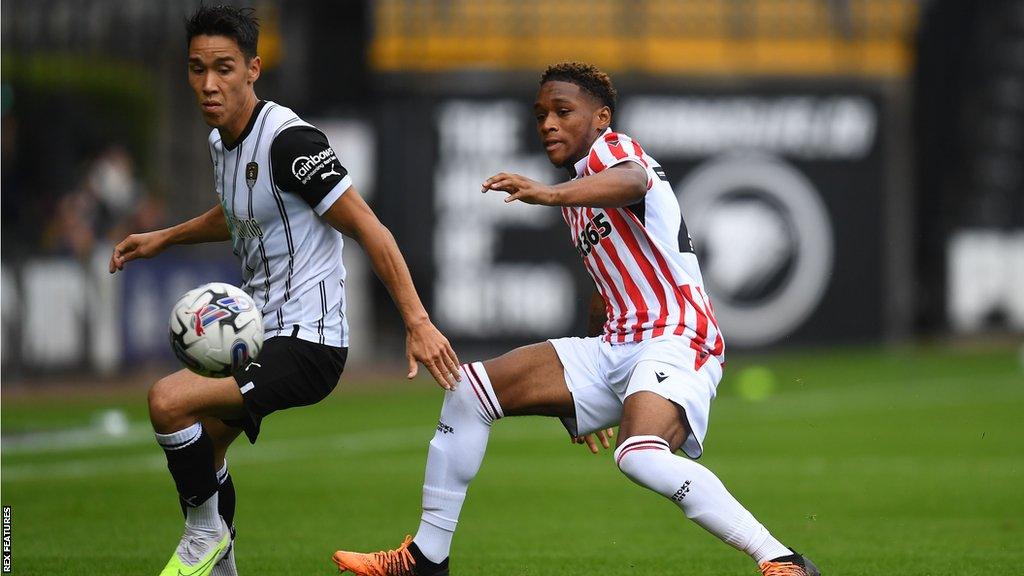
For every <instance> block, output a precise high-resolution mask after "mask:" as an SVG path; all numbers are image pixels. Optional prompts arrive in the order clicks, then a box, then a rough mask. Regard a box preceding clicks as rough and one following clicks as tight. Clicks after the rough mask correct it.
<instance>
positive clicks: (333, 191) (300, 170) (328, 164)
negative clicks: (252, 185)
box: [270, 126, 352, 216]
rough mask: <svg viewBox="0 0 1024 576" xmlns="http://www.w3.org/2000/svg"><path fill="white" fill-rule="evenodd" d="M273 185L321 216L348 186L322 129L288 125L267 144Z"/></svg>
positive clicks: (348, 180)
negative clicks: (298, 198)
mask: <svg viewBox="0 0 1024 576" xmlns="http://www.w3.org/2000/svg"><path fill="white" fill-rule="evenodd" d="M270 164H271V170H272V172H273V176H274V184H275V185H276V186H277V187H278V188H280V189H281V190H283V191H285V192H291V193H293V194H298V195H299V196H301V197H302V199H303V200H305V201H306V203H307V204H309V206H310V207H311V208H313V211H315V212H316V213H317V215H319V216H322V215H323V214H324V212H327V210H328V209H329V208H330V207H331V205H332V204H334V202H335V201H336V200H337V199H338V198H340V197H341V195H342V194H344V193H345V191H346V190H348V189H349V187H351V186H352V178H351V177H350V176H349V174H348V170H345V167H344V166H342V165H341V162H340V161H339V160H338V157H337V155H335V153H334V150H333V149H332V148H331V145H330V143H329V142H328V141H327V136H325V135H324V133H323V132H321V131H319V130H317V129H316V128H313V127H310V126H296V127H295V128H288V129H286V130H284V131H283V132H281V133H280V134H278V135H277V137H276V138H274V142H273V144H271V145H270Z"/></svg>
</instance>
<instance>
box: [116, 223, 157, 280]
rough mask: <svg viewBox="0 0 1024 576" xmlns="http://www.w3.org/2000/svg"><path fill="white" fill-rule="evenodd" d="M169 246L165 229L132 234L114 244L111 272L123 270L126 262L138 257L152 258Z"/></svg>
mask: <svg viewBox="0 0 1024 576" xmlns="http://www.w3.org/2000/svg"><path fill="white" fill-rule="evenodd" d="M166 247H167V242H166V235H165V234H164V231H163V230H155V231H153V232H145V233H143V234H132V235H131V236H129V237H127V238H125V239H124V240H121V242H119V243H118V244H117V246H114V253H113V254H112V255H111V256H110V273H111V274H113V273H114V272H116V271H118V270H123V269H124V265H125V263H126V262H130V261H131V260H135V259H136V258H152V257H153V256H156V255H157V254H159V253H161V252H163V251H164V248H166Z"/></svg>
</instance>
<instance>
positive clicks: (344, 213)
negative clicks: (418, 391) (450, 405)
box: [323, 186, 462, 390]
mask: <svg viewBox="0 0 1024 576" xmlns="http://www.w3.org/2000/svg"><path fill="white" fill-rule="evenodd" d="M323 217H324V219H325V220H327V222H328V223H329V224H330V225H331V226H333V227H334V228H335V229H336V230H338V231H340V232H342V233H343V234H345V235H346V236H350V237H352V238H354V239H355V240H356V241H357V242H359V243H360V244H361V245H362V246H363V249H364V250H366V254H367V255H368V256H369V257H370V264H371V265H372V266H373V271H374V272H376V274H377V277H378V278H380V280H381V282H383V283H384V286H385V287H387V289H388V292H389V293H390V294H391V299H392V300H394V302H395V306H397V307H398V311H399V313H401V315H402V320H403V321H405V330H406V340H405V354H406V359H407V360H408V361H409V374H408V377H409V378H414V377H415V376H416V372H417V371H418V368H417V364H416V363H417V362H420V363H422V364H423V365H424V366H425V367H426V368H427V370H429V371H430V374H431V375H432V376H433V377H434V380H437V383H438V384H440V385H441V387H442V388H444V389H446V390H454V389H455V383H456V382H458V381H459V380H461V379H462V377H461V375H460V373H459V358H458V356H456V355H455V351H454V350H453V349H452V346H451V344H450V343H449V342H448V339H447V338H445V336H444V334H441V332H440V331H439V330H438V329H437V328H436V327H434V324H433V323H431V321H430V317H429V316H428V315H427V311H426V309H425V308H424V307H423V303H422V302H420V297H419V295H418V294H417V293H416V287H415V286H414V285H413V283H412V276H410V274H409V267H408V266H407V265H406V263H405V258H403V257H402V253H401V251H400V250H399V249H398V244H397V243H396V242H395V237H394V236H392V235H391V231H390V230H388V229H387V227H386V226H384V225H383V224H381V223H380V220H378V219H377V215H376V214H374V213H373V210H371V209H370V207H369V206H367V205H366V202H365V201H364V200H363V198H362V196H360V195H359V192H358V191H356V188H355V186H351V187H349V189H348V190H346V191H345V193H344V194H342V195H341V197H340V198H338V200H337V201H335V202H334V204H333V205H331V207H330V208H329V209H328V210H327V212H325V213H324V215H323Z"/></svg>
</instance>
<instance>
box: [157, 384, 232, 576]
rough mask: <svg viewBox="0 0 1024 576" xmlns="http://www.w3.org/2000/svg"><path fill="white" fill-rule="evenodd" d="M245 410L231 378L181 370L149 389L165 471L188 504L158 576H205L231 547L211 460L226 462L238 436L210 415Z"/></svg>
mask: <svg viewBox="0 0 1024 576" xmlns="http://www.w3.org/2000/svg"><path fill="white" fill-rule="evenodd" d="M243 410H244V408H243V405H242V396H241V393H240V392H239V390H238V385H237V384H236V383H235V381H234V379H233V378H205V377H203V376H199V375H197V374H193V373H192V372H189V371H187V370H181V371H178V372H175V373H174V374H171V375H169V376H167V377H165V378H162V379H161V380H159V381H158V382H157V383H156V384H154V385H153V387H152V388H151V389H150V391H149V413H150V421H151V422H152V424H153V429H154V430H155V431H156V438H157V443H159V444H160V446H161V447H162V448H163V449H164V453H165V455H166V456H167V468H168V470H169V471H170V472H171V476H172V477H173V478H174V482H175V485H176V486H177V489H178V495H179V497H180V498H181V499H182V501H183V502H184V504H185V505H186V513H185V531H184V534H183V535H182V538H181V540H180V542H179V543H178V547H177V549H176V550H175V553H174V555H172V556H171V559H170V561H168V563H167V566H166V567H165V568H164V570H163V572H161V575H163V574H168V575H177V574H179V573H181V571H182V570H185V573H188V574H195V575H196V576H207V575H209V574H211V573H212V571H213V570H214V567H215V565H216V564H217V563H218V561H220V560H221V559H222V557H223V556H224V555H225V554H226V552H227V550H228V547H229V546H230V544H231V530H230V528H229V525H228V524H227V523H226V522H225V520H224V519H223V518H222V517H221V513H220V510H219V498H218V490H219V488H220V483H219V482H218V473H217V472H218V469H217V468H216V467H215V462H216V461H221V462H222V461H223V460H224V453H225V452H226V450H227V447H228V445H230V443H231V441H233V440H234V438H235V437H236V436H237V434H238V433H237V432H236V431H232V430H231V429H230V427H228V426H226V425H223V424H222V423H219V422H216V423H215V422H214V421H213V418H212V417H217V418H234V417H238V416H241V415H242V414H243ZM204 418H205V419H206V423H205V425H204V423H203V419H204ZM215 437H216V442H215V440H214V438H215ZM218 452H219V454H220V456H219V458H218V457H217V456H216V454H217V453H218ZM225 476H226V470H225ZM232 494H233V490H232ZM232 507H233V506H232ZM226 574H231V572H226Z"/></svg>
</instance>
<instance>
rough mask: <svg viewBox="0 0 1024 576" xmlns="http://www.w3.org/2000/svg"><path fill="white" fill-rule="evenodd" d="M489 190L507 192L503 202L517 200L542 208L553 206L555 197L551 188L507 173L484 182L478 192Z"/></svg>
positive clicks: (500, 173) (501, 173) (524, 177)
mask: <svg viewBox="0 0 1024 576" xmlns="http://www.w3.org/2000/svg"><path fill="white" fill-rule="evenodd" d="M489 190H498V191H501V192H508V196H506V197H505V202H514V201H516V200H519V201H521V202H526V203H527V204H542V205H544V206H554V205H555V197H556V196H557V195H556V193H555V190H554V188H552V187H551V186H548V185H546V184H541V183H540V182H537V181H536V180H530V179H529V178H527V177H526V176H520V175H519V174H509V173H507V172H499V173H498V174H495V175H494V176H491V177H490V178H488V179H487V180H484V183H483V186H482V187H481V189H480V191H481V192H487V191H489Z"/></svg>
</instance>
